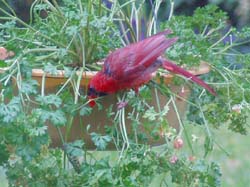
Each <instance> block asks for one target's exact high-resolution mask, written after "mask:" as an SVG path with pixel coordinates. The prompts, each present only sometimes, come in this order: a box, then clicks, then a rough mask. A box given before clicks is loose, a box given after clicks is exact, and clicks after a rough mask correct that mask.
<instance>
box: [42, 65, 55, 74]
mask: <svg viewBox="0 0 250 187" xmlns="http://www.w3.org/2000/svg"><path fill="white" fill-rule="evenodd" d="M44 71H45V72H46V73H49V74H52V75H57V68H56V66H53V65H52V64H50V63H48V64H46V65H45V66H44Z"/></svg>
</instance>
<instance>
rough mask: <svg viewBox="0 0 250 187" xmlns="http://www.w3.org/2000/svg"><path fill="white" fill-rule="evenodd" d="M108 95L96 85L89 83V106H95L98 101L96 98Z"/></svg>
mask: <svg viewBox="0 0 250 187" xmlns="http://www.w3.org/2000/svg"><path fill="white" fill-rule="evenodd" d="M105 95H107V93H105V92H101V91H98V90H97V89H96V87H95V85H94V84H93V83H92V82H90V83H89V85H88V99H89V106H90V107H94V106H95V104H96V102H95V99H96V98H98V97H102V96H105Z"/></svg>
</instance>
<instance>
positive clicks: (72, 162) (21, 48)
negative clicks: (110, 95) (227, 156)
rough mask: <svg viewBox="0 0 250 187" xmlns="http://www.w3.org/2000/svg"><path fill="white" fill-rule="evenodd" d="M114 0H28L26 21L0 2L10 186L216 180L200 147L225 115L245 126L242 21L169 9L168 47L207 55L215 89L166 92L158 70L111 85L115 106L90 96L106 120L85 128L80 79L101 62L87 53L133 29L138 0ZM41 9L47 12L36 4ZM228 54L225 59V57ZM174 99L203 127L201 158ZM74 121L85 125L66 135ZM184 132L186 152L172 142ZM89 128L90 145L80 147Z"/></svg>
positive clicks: (183, 56) (208, 11)
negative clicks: (51, 84) (146, 80)
mask: <svg viewBox="0 0 250 187" xmlns="http://www.w3.org/2000/svg"><path fill="white" fill-rule="evenodd" d="M2 2H5V1H4V0H3V1H2ZM121 2H122V1H121ZM121 2H118V1H117V3H113V5H112V7H111V8H107V7H106V6H104V5H103V4H102V1H86V0H79V1H70V0H63V1H62V4H57V3H56V1H53V3H54V4H51V3H50V2H49V1H35V3H34V4H33V6H32V9H31V15H32V16H33V17H32V20H31V23H30V24H27V23H24V22H22V21H21V20H19V19H18V18H16V17H15V14H9V12H6V11H5V10H4V9H3V8H2V7H0V11H1V12H2V13H3V14H4V15H5V16H3V17H2V16H1V17H0V19H4V21H5V22H3V23H1V24H0V29H1V30H0V45H1V46H5V47H6V48H7V49H9V50H13V51H14V52H15V56H14V57H13V58H10V59H7V60H4V61H3V62H2V61H1V62H0V67H1V68H2V67H5V69H4V71H1V74H0V88H1V90H0V132H1V133H0V158H1V160H0V164H1V165H4V167H5V168H7V176H8V180H9V183H10V186H58V187H59V186H60V187H61V186H76V187H77V186H107V187H108V186H120V187H123V186H124V187H125V186H131V187H137V186H150V185H151V182H152V180H154V178H155V177H158V176H161V180H159V184H160V185H162V186H171V185H179V186H220V177H221V173H220V168H219V166H218V165H217V164H216V163H215V162H209V160H208V159H207V157H208V155H209V154H211V153H212V151H213V148H214V143H215V141H214V137H213V133H212V131H213V130H214V129H219V128H220V127H221V126H224V125H227V127H228V129H230V130H232V131H234V132H239V133H241V134H246V133H247V131H248V127H247V117H248V115H249V106H250V105H249V103H250V101H249V100H250V96H249V94H248V93H249V82H250V81H249V76H248V75H249V67H250V66H249V64H250V56H249V55H244V54H241V53H240V52H239V51H238V48H237V47H238V46H239V45H241V44H245V43H246V42H249V41H248V40H247V39H246V38H248V37H249V29H247V28H244V29H242V32H237V31H236V30H235V29H233V28H229V30H228V29H227V24H226V21H227V16H226V14H225V13H224V12H222V11H221V10H219V9H218V8H217V7H215V6H207V7H204V8H199V9H197V10H196V11H195V13H194V15H193V16H192V17H187V16H172V17H170V18H169V20H168V21H165V22H163V23H162V24H161V27H162V30H163V29H165V28H166V27H167V28H171V29H172V30H173V36H178V37H179V40H178V42H177V43H176V44H175V45H173V47H171V48H170V49H168V50H167V52H166V54H167V55H168V57H169V58H170V59H172V60H175V61H176V62H177V63H179V64H186V66H188V67H189V66H193V65H198V64H199V63H200V62H201V61H206V62H208V63H209V64H210V66H211V72H210V73H209V74H208V75H205V76H203V77H202V79H203V78H204V80H206V81H208V83H209V84H213V85H212V86H213V87H215V89H216V92H217V94H218V96H217V97H214V96H211V95H208V94H206V93H205V92H204V91H201V90H200V89H199V88H194V89H193V92H192V94H191V96H190V98H188V99H185V98H182V96H181V94H182V91H180V92H178V93H174V92H171V89H169V88H168V86H169V85H166V84H164V82H163V79H162V78H159V77H158V76H157V78H156V80H153V81H152V82H151V83H150V84H148V85H145V86H142V87H141V88H140V90H139V91H140V92H139V94H136V93H135V92H134V91H132V90H131V91H127V92H126V93H118V94H117V97H118V101H119V103H118V105H117V106H116V105H115V104H114V103H113V104H111V105H110V106H109V107H107V108H104V107H103V106H102V98H100V99H99V100H96V102H97V105H98V111H101V112H103V113H107V121H98V122H97V123H100V124H105V125H106V126H105V132H99V129H98V127H97V128H91V127H93V126H94V125H99V124H89V123H88V121H87V119H88V118H89V117H93V115H92V114H93V113H95V112H96V111H97V110H95V109H93V108H91V107H89V106H88V104H89V103H88V100H87V95H86V90H82V87H81V83H80V82H81V79H82V74H84V73H85V70H86V69H90V68H94V69H100V67H98V66H96V64H95V62H96V61H97V60H100V59H102V58H103V57H105V56H106V55H107V54H108V52H109V51H110V50H113V49H114V48H116V47H120V46H121V43H123V44H126V43H130V42H131V41H137V40H139V39H140V35H141V33H139V31H140V30H141V29H142V28H141V26H142V22H140V21H141V20H140V18H142V17H141V16H143V15H144V9H143V3H144V1H142V3H140V2H136V3H135V2H134V1H131V2H130V1H129V2H123V3H121ZM160 2H161V1H155V4H154V7H155V13H151V14H150V15H149V16H148V18H149V19H148V20H146V23H147V26H148V29H147V34H148V35H150V34H152V33H154V32H156V31H157V30H156V29H157V26H158V24H157V20H156V17H157V15H156V13H157V11H158V8H159V6H160V4H161V3H160ZM5 3H6V2H5ZM172 8H173V7H172ZM9 11H11V10H9ZM44 11H45V13H46V16H45V17H43V16H41V14H40V13H42V12H44ZM146 17H147V16H146ZM146 17H144V18H146ZM133 21H135V23H137V25H136V27H134V25H133ZM118 25H119V26H120V27H121V28H119V27H118ZM119 29H120V31H121V33H120V32H118V31H119ZM128 32H129V34H128ZM144 34H145V33H144ZM233 36H236V37H237V38H235V39H233ZM129 37H130V38H129ZM171 37H172V36H171ZM225 38H229V41H224V40H225ZM231 56H234V58H233V60H228V59H229V57H231ZM236 65H240V66H239V67H240V68H236V67H237V66H236ZM33 67H35V68H37V67H43V70H44V74H43V77H42V80H40V81H37V80H35V79H34V78H32V76H31V72H32V68H33ZM58 69H64V70H65V71H64V72H65V73H64V78H65V80H64V81H61V82H60V84H59V86H58V87H56V88H55V89H54V91H51V90H50V89H48V90H46V89H45V86H46V84H48V81H49V79H47V76H48V75H49V76H55V75H57V74H58V71H57V70H58ZM1 70H2V69H1ZM160 73H165V72H163V71H161V72H160ZM158 80H160V81H158ZM156 82H160V84H158V83H156ZM174 82H175V83H177V84H176V85H178V86H181V87H182V86H183V88H184V86H186V85H187V84H186V83H187V81H185V80H180V79H176V78H174ZM152 90H153V91H152ZM183 92H185V90H184V91H183ZM162 97H163V98H167V99H165V100H161V99H160V98H162ZM180 100H185V101H187V102H188V103H189V115H188V120H189V122H190V121H192V122H193V123H195V124H199V125H200V126H202V127H204V129H205V130H204V137H205V138H204V141H203V147H200V149H201V150H202V152H204V154H203V156H201V158H194V157H195V156H196V155H195V152H196V151H195V150H194V149H193V145H192V144H193V142H194V141H193V140H191V137H192V136H191V135H190V134H188V132H187V128H188V126H187V125H185V124H186V123H184V121H182V117H183V116H178V115H180V114H179V112H178V110H177V108H175V107H176V106H175V105H176V103H177V102H178V101H180ZM153 102H155V103H156V105H155V106H152V103H153ZM170 106H173V108H174V109H172V110H174V112H175V114H176V115H177V118H178V119H179V121H178V123H179V124H180V129H179V130H175V129H174V128H173V127H171V125H172V124H170V123H169V122H168V121H167V119H166V115H167V114H168V113H169V111H170V108H171V107H170ZM79 116H80V117H81V118H79V120H76V117H79ZM170 117H171V116H170ZM128 122H129V123H130V126H129V125H128ZM189 122H188V124H190V123H189ZM74 123H77V124H76V125H78V126H79V128H80V131H81V132H82V131H83V132H84V133H85V134H84V135H83V136H82V137H77V138H76V139H77V140H75V141H73V142H71V141H70V140H71V138H72V137H71V136H70V134H71V130H72V126H73V125H75V124H74ZM84 125H85V126H84ZM86 125H88V126H87V127H86ZM50 128H54V129H56V131H57V133H58V136H59V137H60V140H61V144H62V147H58V148H55V147H52V144H51V139H52V137H51V135H50V134H49V132H48V131H49V129H50ZM92 129H95V130H93V131H92V132H90V130H92ZM182 137H183V138H185V144H187V147H188V148H189V152H186V151H184V150H183V149H182V145H181V146H180V145H179V147H178V146H177V147H176V146H175V140H176V139H177V138H182ZM73 138H75V137H73ZM88 138H89V141H91V143H92V145H94V146H95V150H94V151H90V150H88V145H87V143H88V142H87V141H86V140H87V139H88ZM158 140H162V146H161V147H160V148H152V147H150V145H149V144H151V143H152V142H157V141H158ZM52 141H53V139H52ZM52 143H53V142H52ZM112 146H113V147H115V148H116V149H117V152H116V153H115V154H116V156H115V158H111V156H110V155H109V156H102V157H101V158H98V156H96V150H98V151H99V150H101V151H104V150H108V148H109V147H112ZM194 155H195V156H194Z"/></svg>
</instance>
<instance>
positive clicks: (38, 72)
mask: <svg viewBox="0 0 250 187" xmlns="http://www.w3.org/2000/svg"><path fill="white" fill-rule="evenodd" d="M8 69H9V68H8V67H5V68H0V73H3V72H5V71H7V70H8ZM210 70H211V67H210V65H209V64H208V63H207V62H205V61H201V63H200V65H199V66H198V67H194V68H192V69H190V70H188V72H190V73H192V74H194V75H202V74H206V73H208V72H209V71H210ZM76 73H77V75H79V73H80V71H77V72H76ZM96 73H97V71H85V72H84V73H83V75H82V77H83V78H87V79H90V78H92V77H93V76H94V75H95V74H96ZM44 74H45V77H46V78H67V77H66V76H65V70H57V73H56V74H50V73H46V72H45V71H44V70H42V69H36V68H35V69H32V76H33V77H42V76H44ZM152 75H153V76H155V75H156V73H153V74H152ZM162 75H163V76H164V77H165V78H172V77H173V75H172V74H162Z"/></svg>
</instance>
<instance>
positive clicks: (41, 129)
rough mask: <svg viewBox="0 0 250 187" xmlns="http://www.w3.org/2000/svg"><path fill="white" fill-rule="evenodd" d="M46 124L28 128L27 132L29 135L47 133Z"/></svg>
mask: <svg viewBox="0 0 250 187" xmlns="http://www.w3.org/2000/svg"><path fill="white" fill-rule="evenodd" d="M47 129H48V126H45V125H44V126H42V127H35V128H30V129H28V132H29V134H30V135H31V136H41V135H44V134H46V133H47Z"/></svg>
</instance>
